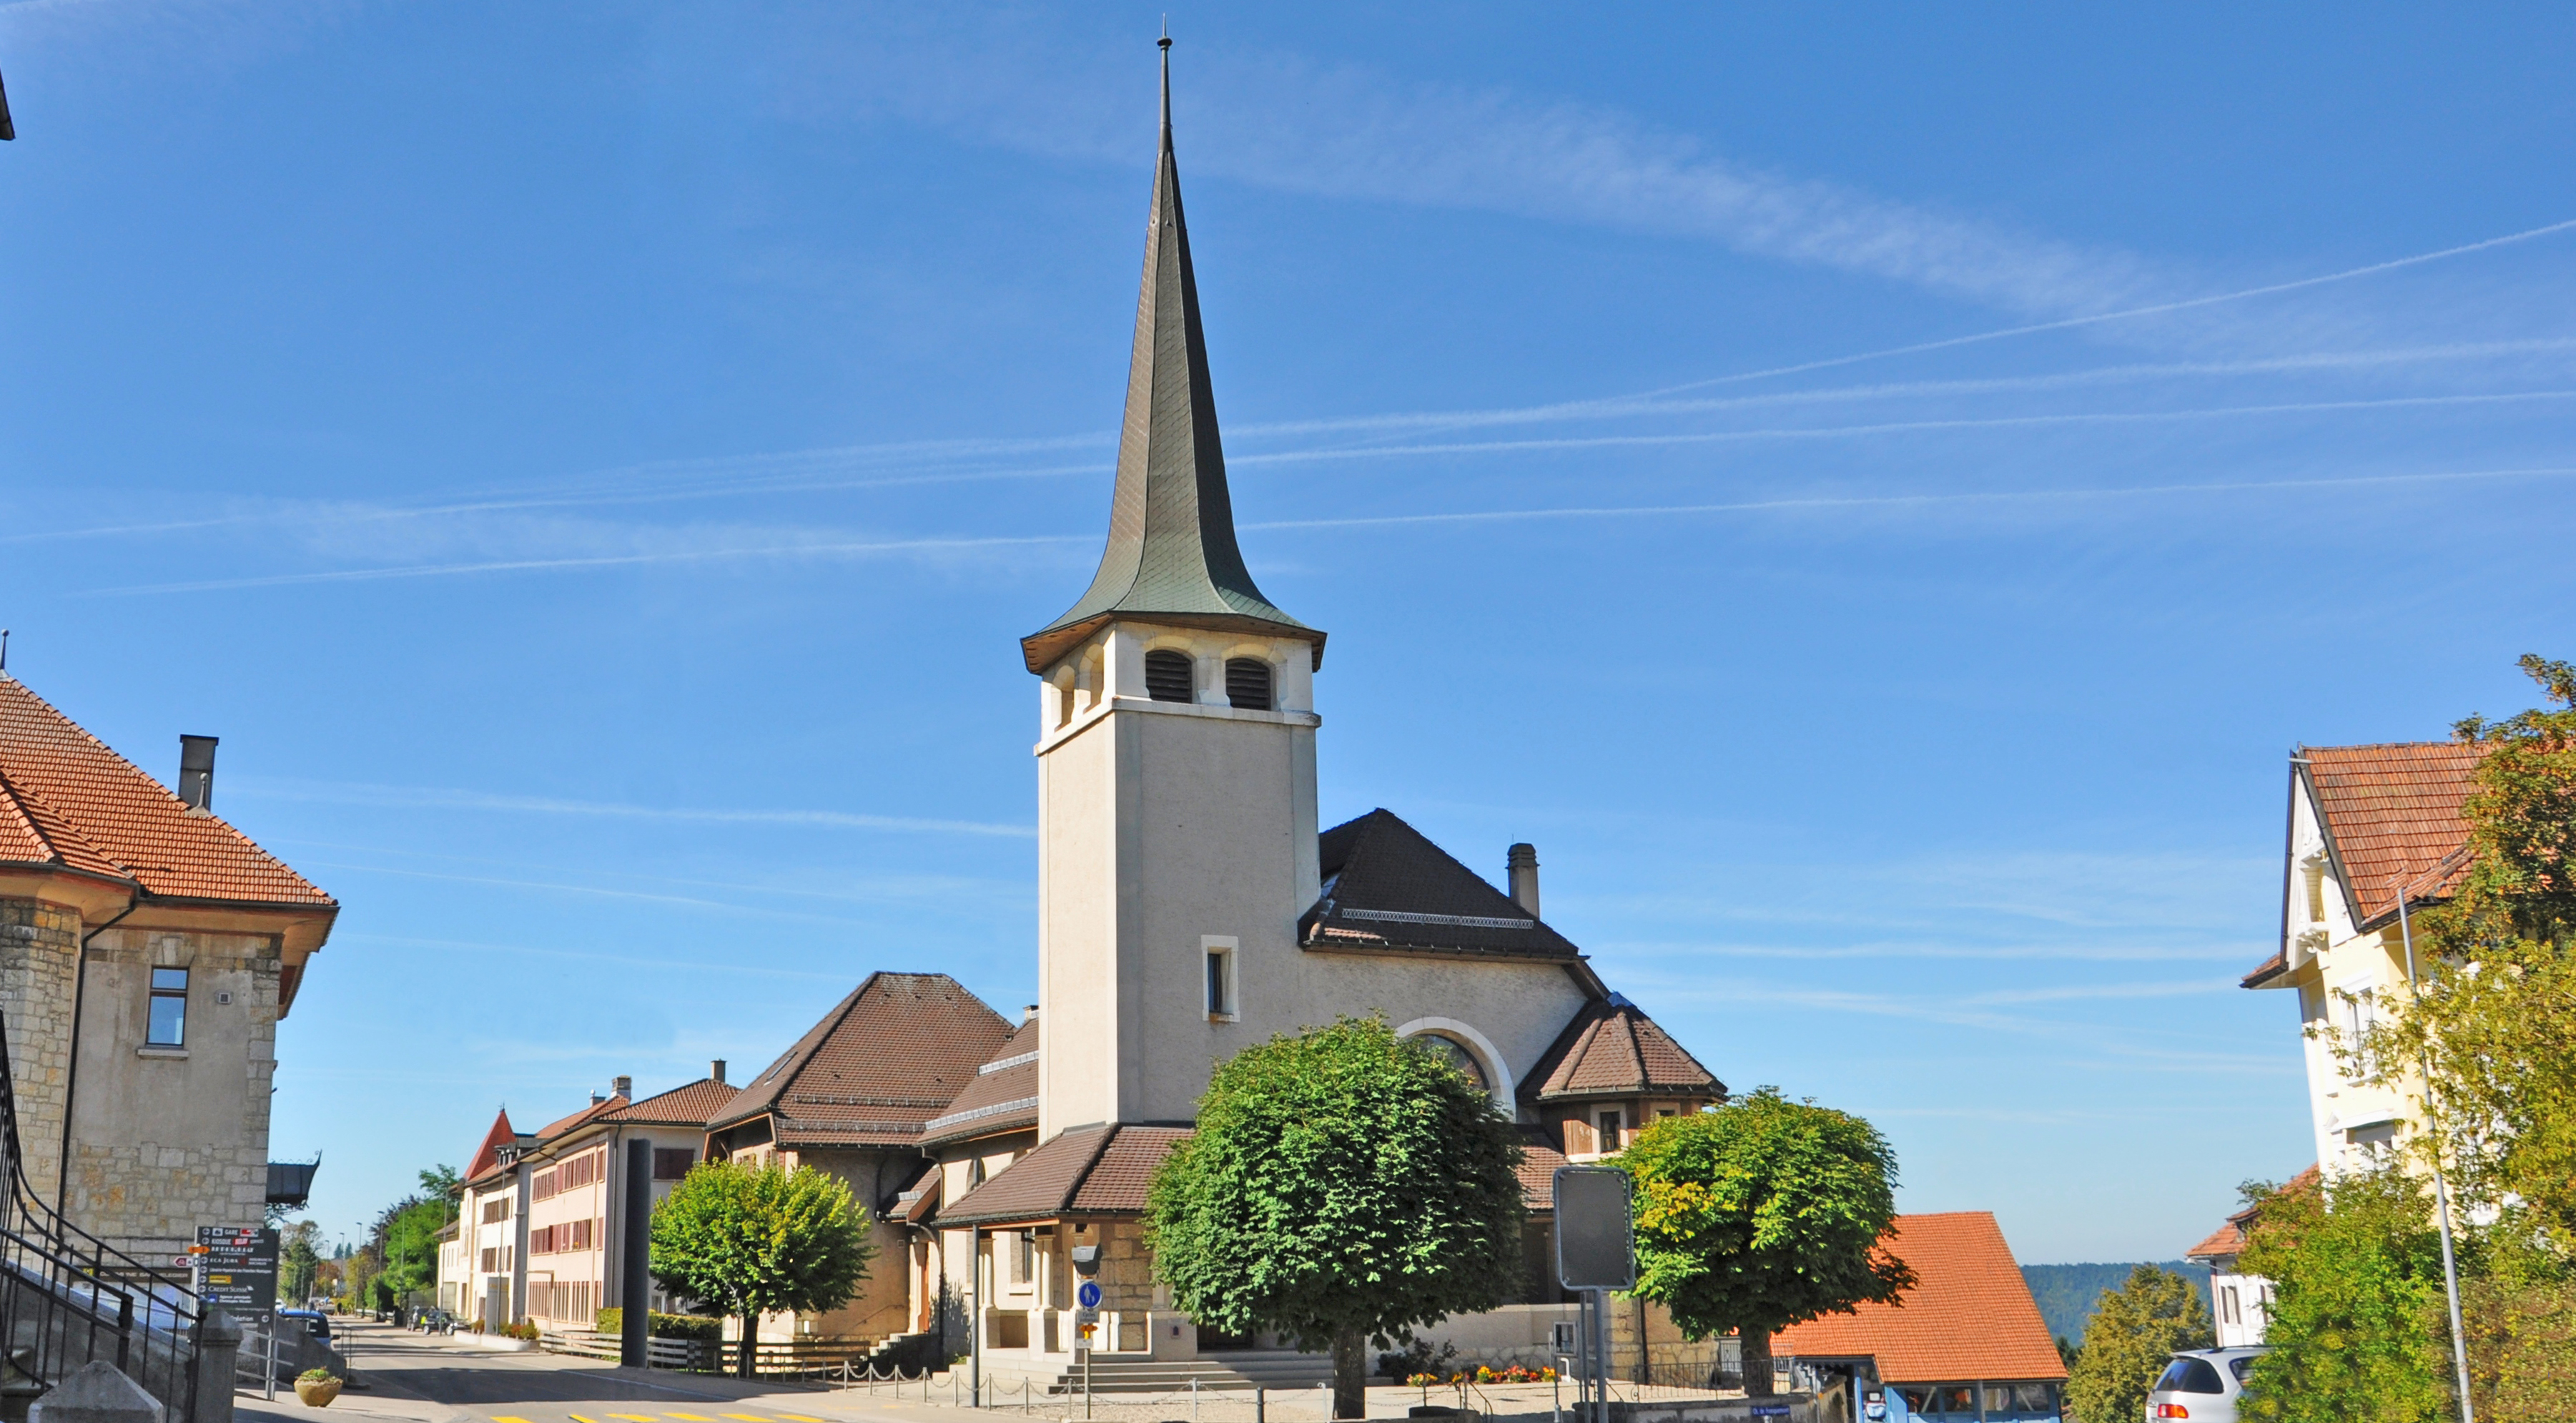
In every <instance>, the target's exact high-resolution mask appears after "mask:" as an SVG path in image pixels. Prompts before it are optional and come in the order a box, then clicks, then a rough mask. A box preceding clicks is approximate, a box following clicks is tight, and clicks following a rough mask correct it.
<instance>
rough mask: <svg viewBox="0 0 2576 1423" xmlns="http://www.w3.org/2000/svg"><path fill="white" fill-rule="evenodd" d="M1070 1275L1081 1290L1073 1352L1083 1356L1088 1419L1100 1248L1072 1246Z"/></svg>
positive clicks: (1075, 1298)
mask: <svg viewBox="0 0 2576 1423" xmlns="http://www.w3.org/2000/svg"><path fill="white" fill-rule="evenodd" d="M1073 1272H1074V1273H1075V1274H1076V1275H1079V1276H1081V1277H1082V1287H1081V1288H1080V1289H1078V1290H1076V1291H1074V1296H1073V1302H1074V1304H1075V1306H1076V1308H1075V1309H1074V1311H1073V1349H1074V1352H1075V1353H1077V1354H1080V1355H1081V1356H1082V1416H1083V1417H1085V1418H1088V1417H1090V1416H1091V1336H1092V1335H1093V1334H1095V1333H1097V1332H1099V1329H1100V1281H1098V1280H1096V1279H1093V1278H1092V1276H1094V1275H1097V1274H1099V1273H1100V1247H1099V1246H1097V1245H1077V1246H1075V1247H1073Z"/></svg>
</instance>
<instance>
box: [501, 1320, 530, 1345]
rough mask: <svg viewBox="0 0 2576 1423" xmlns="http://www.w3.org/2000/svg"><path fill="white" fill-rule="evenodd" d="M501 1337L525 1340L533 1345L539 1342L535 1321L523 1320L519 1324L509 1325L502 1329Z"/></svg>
mask: <svg viewBox="0 0 2576 1423" xmlns="http://www.w3.org/2000/svg"><path fill="white" fill-rule="evenodd" d="M501 1337H502V1338H504V1339H524V1340H526V1341H528V1342H529V1343H531V1344H533V1343H535V1342H537V1322H536V1321H535V1320H533V1319H522V1320H520V1321H519V1322H518V1323H516V1324H513V1325H509V1326H507V1327H505V1328H504V1329H502V1331H501Z"/></svg>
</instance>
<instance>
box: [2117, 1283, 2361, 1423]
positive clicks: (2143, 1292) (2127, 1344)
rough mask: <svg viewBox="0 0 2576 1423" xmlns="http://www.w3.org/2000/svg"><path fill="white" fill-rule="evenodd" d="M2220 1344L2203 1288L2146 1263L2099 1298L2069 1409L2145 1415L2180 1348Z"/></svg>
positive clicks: (2123, 1421) (2120, 1420) (2121, 1422)
mask: <svg viewBox="0 0 2576 1423" xmlns="http://www.w3.org/2000/svg"><path fill="white" fill-rule="evenodd" d="M2212 1343H2213V1334H2212V1331H2211V1329H2210V1323H2209V1306H2208V1305H2206V1304H2203V1303H2201V1299H2200V1290H2199V1289H2198V1288H2197V1287H2196V1286H2194V1285H2193V1284H2192V1282H2191V1281H2189V1280H2186V1279H2184V1278H2183V1277H2182V1276H2180V1275H2177V1274H2175V1273H2173V1272H2172V1271H2170V1270H2160V1269H2158V1268H2156V1267H2155V1266H2153V1265H2140V1266H2139V1267H2138V1268H2136V1269H2134V1270H2132V1271H2130V1272H2129V1280H2128V1283H2127V1284H2124V1285H2122V1286H2121V1287H2120V1288H2118V1289H2116V1290H2105V1291H2104V1292H2103V1294H2102V1297H2101V1298H2100V1299H2099V1300H2096V1301H2095V1302H2094V1304H2093V1315H2092V1317H2091V1318H2090V1319H2087V1320H2086V1321H2085V1322H2084V1346H2083V1347H2082V1348H2081V1349H2079V1350H2077V1351H2076V1353H2075V1356H2074V1358H2073V1359H2071V1360H2069V1361H2068V1364H2067V1369H2066V1411H2067V1412H2069V1413H2071V1414H2073V1415H2074V1416H2075V1417H2076V1418H2077V1419H2078V1420H2080V1423H2128V1420H2130V1419H2132V1418H2137V1417H2140V1416H2142V1410H2144V1409H2145V1407H2146V1406H2147V1393H2148V1391H2149V1390H2151V1389H2153V1388H2154V1387H2155V1383H2156V1376H2157V1375H2158V1374H2161V1373H2163V1372H2164V1371H2165V1362H2166V1360H2168V1359H2170V1358H2171V1357H2172V1356H2173V1354H2174V1353H2175V1351H2177V1350H2181V1349H2206V1348H2209V1347H2211V1345H2212ZM2355 1416H2356V1417H2369V1416H2371V1415H2369V1414H2367V1413H2363V1414H2357V1415H2355Z"/></svg>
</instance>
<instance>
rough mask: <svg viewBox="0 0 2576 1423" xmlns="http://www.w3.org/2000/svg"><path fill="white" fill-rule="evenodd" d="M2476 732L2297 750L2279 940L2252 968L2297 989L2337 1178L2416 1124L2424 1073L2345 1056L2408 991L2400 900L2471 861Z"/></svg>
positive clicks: (2435, 894) (2424, 900) (2261, 980)
mask: <svg viewBox="0 0 2576 1423" xmlns="http://www.w3.org/2000/svg"><path fill="white" fill-rule="evenodd" d="M2482 754H2483V752H2482V748H2481V747H2480V746H2479V745H2478V744H2477V743H2475V742H2462V741H2430V742H2394V743H2387V744H2382V745H2374V746H2305V747H2301V748H2299V750H2298V751H2297V752H2295V753H2294V754H2293V755H2292V756H2291V759H2290V805H2289V833H2288V845H2287V853H2286V855H2285V863H2284V864H2283V866H2282V883H2281V939H2280V947H2279V949H2278V950H2277V951H2276V952H2275V953H2273V954H2272V956H2271V957H2269V958H2267V959H2265V960H2264V961H2263V962H2262V963H2261V964H2259V965H2257V966H2256V967H2255V969H2254V970H2253V972H2251V973H2249V974H2247V975H2246V976H2245V978H2244V986H2245V987H2247V988H2251V989H2263V990H2283V991H2287V992H2290V993H2292V994H2295V995H2296V1001H2297V1003H2298V1007H2299V1021H2300V1024H2301V1027H2302V1029H2303V1031H2304V1032H2305V1034H2306V1037H2307V1043H2306V1057H2307V1079H2308V1108H2309V1117H2310V1122H2311V1126H2312V1128H2313V1130H2314V1133H2315V1138H2316V1152H2317V1156H2316V1159H2317V1163H2318V1165H2319V1166H2320V1167H2322V1168H2323V1169H2324V1170H2325V1172H2326V1173H2327V1174H2328V1175H2332V1174H2333V1173H2335V1172H2337V1171H2340V1170H2344V1169H2346V1168H2348V1167H2352V1166H2356V1165H2364V1164H2368V1163H2371V1162H2376V1161H2382V1160H2387V1159H2389V1158H2390V1157H2391V1155H2392V1153H2394V1152H2395V1151H2396V1149H2397V1148H2398V1146H2399V1145H2400V1144H2401V1143H2402V1142H2404V1140H2405V1139H2406V1137H2407V1136H2408V1135H2409V1134H2410V1133H2411V1132H2412V1131H2413V1129H2414V1122H2415V1119H2416V1117H2417V1115H2418V1113H2419V1110H2420V1109H2419V1105H2418V1104H2419V1103H2420V1101H2421V1097H2422V1088H2421V1078H2420V1077H2419V1076H2417V1075H2416V1074H2415V1073H2414V1072H2413V1071H2412V1070H2411V1069H2409V1068H2407V1067H2405V1065H2402V1064H2400V1065H2398V1070H2396V1071H2394V1072H2392V1073H2390V1074H2389V1076H2390V1077H2391V1078H2393V1079H2394V1080H2393V1081H2391V1082H2387V1083H2377V1084H2375V1083H2371V1082H2368V1081H2365V1080H2364V1078H2365V1077H2367V1076H2368V1075H2369V1073H2368V1071H2367V1068H2368V1067H2369V1066H2372V1064H2366V1063H2364V1062H2363V1061H2361V1060H2359V1059H2357V1058H2355V1057H2352V1056H2350V1055H2349V1053H2350V1052H2351V1050H2352V1049H2353V1048H2354V1047H2355V1045H2356V1044H2357V1043H2358V1041H2359V1038H2360V1035H2361V1034H2362V1033H2364V1032H2366V1031H2367V1030H2368V1029H2369V1028H2370V1027H2371V1026H2372V1025H2373V1024H2374V1023H2376V1022H2378V1021H2379V1020H2380V1017H2381V1015H2382V1014H2383V1013H2384V1012H2385V1010H2386V1009H2387V1007H2388V1006H2389V1005H2390V1004H2391V1003H2392V1002H2395V1001H2397V1000H2398V999H2400V998H2402V997H2403V996H2404V995H2405V994H2406V993H2407V992H2408V991H2409V988H2408V983H2409V965H2408V963H2407V951H2406V944H2405V936H2404V934H2403V933H2402V931H2401V930H2402V926H2401V925H2400V923H2399V920H2398V897H2399V894H2400V893H2401V891H2402V892H2403V893H2404V895H2405V897H2406V903H2407V904H2408V906H2409V911H2408V912H2409V913H2412V912H2413V911H2414V910H2415V909H2418V908H2421V907H2422V906H2424V905H2426V904H2430V903H2435V902H2438V901H2440V900H2442V899H2444V898H2447V897H2448V896H2449V894H2450V893H2451V891H2452V890H2453V888H2454V887H2456V886H2457V884H2458V883H2459V879H2460V876H2461V875H2462V874H2463V873H2464V872H2465V871H2466V870H2467V868H2468V856H2467V850H2466V847H2467V842H2468V827H2467V826H2466V825H2465V824H2464V823H2463V822H2462V821H2461V819H2460V805H2461V802H2462V801H2463V800H2465V799H2466V798H2467V795H2468V792H2469V775H2470V773H2471V772H2472V771H2474V770H2475V769H2476V768H2477V764H2478V759H2479V757H2480V756H2481V755H2482Z"/></svg>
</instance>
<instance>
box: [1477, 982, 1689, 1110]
mask: <svg viewBox="0 0 2576 1423" xmlns="http://www.w3.org/2000/svg"><path fill="white" fill-rule="evenodd" d="M1641 1093H1647V1094H1654V1093H1671V1094H1674V1095H1678V1096H1684V1097H1703V1098H1708V1099H1711V1100H1722V1099H1724V1097H1725V1096H1726V1084H1725V1083H1723V1082H1720V1081H1718V1080H1717V1074H1715V1073H1713V1072H1711V1071H1709V1070H1708V1069H1707V1068H1705V1067H1702V1066H1701V1065H1700V1063H1699V1059H1697V1058H1695V1057H1692V1056H1691V1055H1690V1054H1689V1053H1688V1052H1685V1051H1684V1050H1683V1049H1682V1045H1681V1044H1679V1043H1677V1042H1674V1041H1673V1039H1672V1035H1671V1034H1669V1033H1666V1032H1665V1031H1664V1030H1663V1029H1662V1028H1660V1027H1657V1026H1656V1025H1655V1021H1654V1020H1653V1019H1651V1018H1649V1017H1647V1016H1646V1015H1645V1013H1644V1012H1643V1011H1642V1010H1640V1009H1639V1008H1638V1007H1637V1005H1636V1004H1634V1003H1631V1002H1629V1001H1628V1000H1627V999H1625V998H1622V997H1619V996H1618V995H1616V994H1613V995H1612V996H1611V998H1610V1001H1609V1002H1607V1003H1587V1004H1585V1005H1584V1007H1583V1010H1582V1011H1581V1012H1579V1013H1577V1014H1575V1015H1574V1021H1572V1022H1570V1023H1568V1024H1566V1025H1565V1031H1563V1032H1561V1033H1559V1034H1557V1038H1556V1042H1555V1043H1554V1044H1552V1045H1551V1046H1550V1047H1549V1048H1548V1050H1547V1051H1546V1052H1545V1053H1543V1054H1541V1055H1540V1057H1539V1060H1538V1061H1537V1062H1536V1063H1534V1064H1532V1066H1531V1067H1530V1070H1529V1075H1528V1076H1526V1077H1524V1078H1523V1079H1522V1080H1521V1097H1522V1100H1524V1101H1529V1102H1543V1101H1552V1100H1556V1099H1559V1098H1567V1097H1613V1096H1624V1097H1633V1096H1636V1095H1639V1094H1641Z"/></svg>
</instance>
